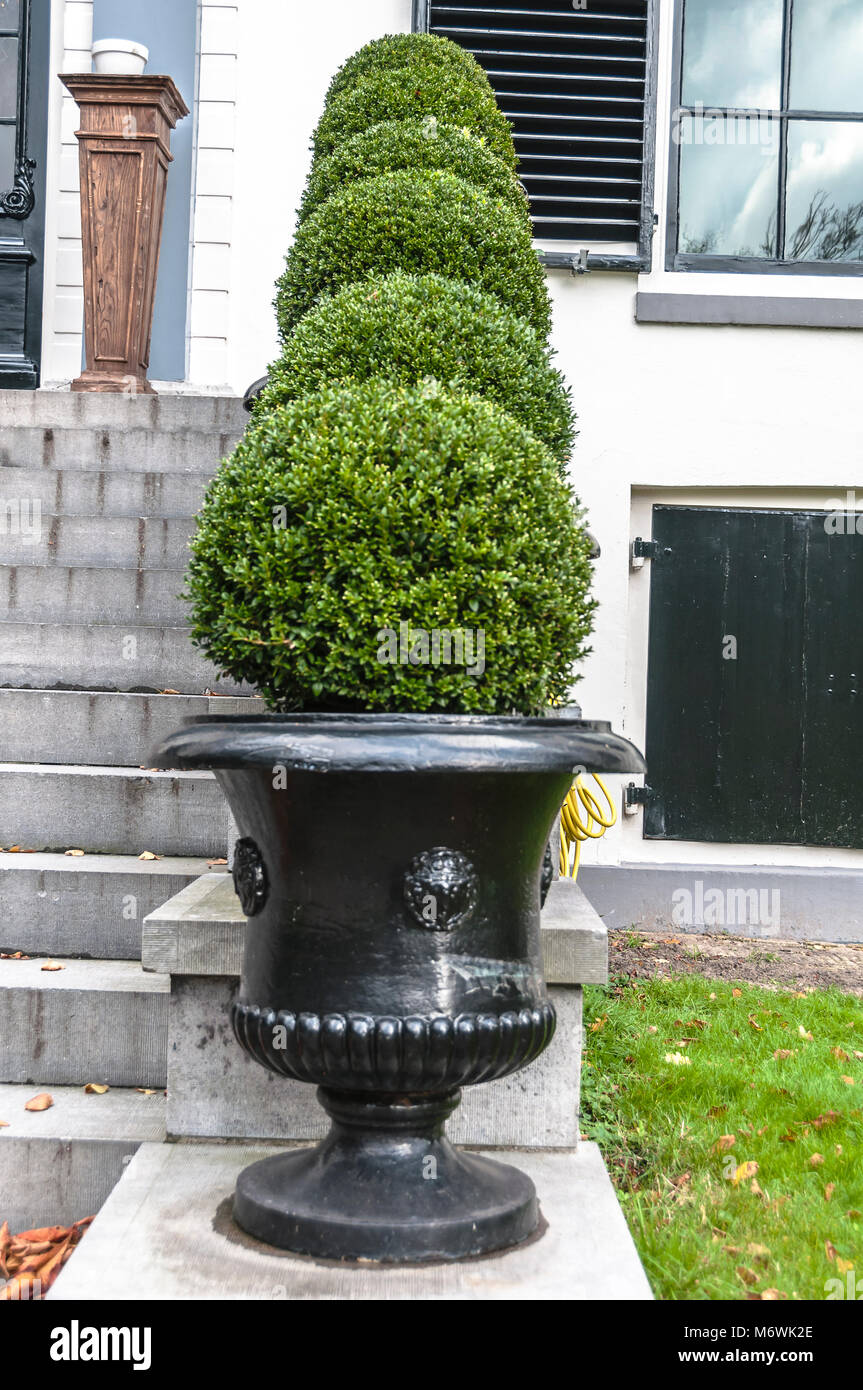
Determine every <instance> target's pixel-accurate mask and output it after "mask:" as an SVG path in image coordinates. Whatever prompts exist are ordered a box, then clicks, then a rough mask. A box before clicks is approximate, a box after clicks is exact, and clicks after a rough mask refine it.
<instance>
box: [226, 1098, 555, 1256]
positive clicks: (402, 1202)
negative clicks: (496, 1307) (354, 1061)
mask: <svg viewBox="0 0 863 1390" xmlns="http://www.w3.org/2000/svg"><path fill="white" fill-rule="evenodd" d="M317 1095H318V1100H319V1101H320V1103H321V1105H323V1107H324V1109H325V1110H326V1111H327V1113H328V1114H329V1115H330V1117H331V1118H332V1121H333V1124H332V1128H331V1130H330V1132H329V1134H328V1135H327V1137H326V1138H325V1139H323V1140H322V1141H321V1143H320V1144H317V1145H316V1146H315V1147H314V1148H312V1149H304V1150H302V1151H301V1152H299V1153H298V1152H293V1153H284V1154H278V1155H276V1157H274V1158H267V1159H264V1160H263V1161H262V1162H260V1163H254V1164H252V1166H251V1167H250V1168H247V1169H246V1170H245V1171H244V1172H243V1173H242V1174H241V1175H240V1178H239V1181H238V1183H237V1191H236V1196H235V1198H234V1218H235V1220H236V1221H237V1223H238V1225H240V1226H242V1228H243V1230H245V1231H247V1232H248V1233H249V1235H252V1236H255V1237H256V1238H257V1239H258V1240H261V1241H264V1242H266V1243H267V1244H268V1245H275V1246H278V1247H280V1248H281V1249H287V1250H293V1251H296V1252H297V1253H299V1254H305V1255H316V1256H318V1257H319V1258H322V1259H333V1260H376V1261H381V1262H398V1263H404V1262H409V1261H420V1260H458V1259H464V1258H465V1257H466V1256H470V1255H485V1254H487V1253H489V1252H490V1251H492V1250H502V1249H506V1248H507V1247H509V1246H512V1245H517V1244H519V1242H521V1241H523V1240H526V1239H527V1238H528V1236H530V1235H532V1233H533V1232H534V1231H535V1230H536V1227H537V1224H538V1221H539V1209H538V1206H537V1200H536V1191H535V1189H534V1186H533V1183H532V1182H531V1180H530V1178H528V1177H526V1176H525V1174H524V1173H521V1172H519V1170H518V1169H517V1168H511V1167H510V1166H509V1165H508V1164H505V1163H497V1162H495V1161H494V1160H493V1159H490V1158H484V1157H480V1156H479V1155H476V1154H467V1153H464V1152H462V1151H461V1150H459V1149H455V1148H453V1146H452V1145H451V1144H450V1143H449V1141H448V1140H447V1139H446V1137H445V1135H444V1124H445V1122H446V1120H447V1119H448V1117H449V1116H450V1115H451V1114H452V1112H453V1110H455V1108H456V1106H457V1105H458V1103H459V1099H460V1093H459V1092H458V1091H455V1092H452V1093H450V1094H449V1095H444V1096H434V1097H430V1096H428V1095H427V1094H426V1095H415V1096H409V1095H406V1096H392V1095H390V1096H383V1095H358V1094H355V1093H348V1092H345V1091H334V1090H329V1089H325V1088H323V1087H321V1088H320V1089H319V1090H318V1093H317Z"/></svg>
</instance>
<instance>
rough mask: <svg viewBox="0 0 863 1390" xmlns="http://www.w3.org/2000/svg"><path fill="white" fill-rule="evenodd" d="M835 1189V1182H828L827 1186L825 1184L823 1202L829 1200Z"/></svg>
mask: <svg viewBox="0 0 863 1390" xmlns="http://www.w3.org/2000/svg"><path fill="white" fill-rule="evenodd" d="M835 1191H836V1184H835V1182H828V1184H827V1186H826V1187H825V1189H824V1200H825V1202H829V1201H830V1200H831V1198H832V1197H833V1193H834V1192H835Z"/></svg>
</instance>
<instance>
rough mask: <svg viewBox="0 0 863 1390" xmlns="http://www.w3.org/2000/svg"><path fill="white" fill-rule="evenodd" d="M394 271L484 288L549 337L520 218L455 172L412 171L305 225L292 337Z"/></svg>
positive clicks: (332, 204) (296, 268)
mask: <svg viewBox="0 0 863 1390" xmlns="http://www.w3.org/2000/svg"><path fill="white" fill-rule="evenodd" d="M392 270H408V271H418V272H425V271H433V272H436V273H438V274H441V275H449V276H451V277H452V278H453V279H456V280H464V281H467V282H469V283H473V284H476V285H477V286H479V287H480V288H482V289H484V290H486V291H488V292H489V293H491V294H494V295H496V296H497V297H498V299H499V300H500V301H501V303H503V304H505V305H507V306H508V307H509V308H510V309H512V310H513V311H514V312H515V313H517V314H519V315H520V316H521V317H522V318H524V319H527V321H528V322H529V323H530V324H531V326H532V327H533V328H534V329H535V330H536V331H537V333H539V334H540V335H541V336H542V337H543V338H544V337H545V336H546V335H547V334H548V331H549V328H550V326H551V306H550V303H549V297H548V289H547V287H546V283H545V276H544V274H543V270H542V266H541V265H540V262H539V258H538V256H537V254H536V252H535V251H534V249H533V245H532V242H531V239H530V233H529V232H528V231H527V230H526V228H525V226H524V223H523V222H522V220H521V218H520V217H519V216H518V214H517V213H514V212H513V211H512V209H511V208H509V207H507V206H506V204H504V203H503V202H501V201H500V199H495V198H494V197H492V196H491V195H490V194H489V193H487V192H485V191H484V190H483V189H478V188H475V187H473V186H472V185H471V184H468V183H465V182H464V180H463V179H459V178H457V177H456V176H455V175H454V174H450V173H448V172H447V171H445V170H430V171H428V172H420V173H414V172H411V171H408V170H405V171H403V172H400V173H395V174H381V175H379V176H378V177H377V178H374V179H361V180H360V181H359V182H357V183H352V184H347V185H346V186H345V187H344V188H343V189H342V190H341V191H340V192H339V193H334V194H333V195H332V197H330V198H328V199H327V201H326V202H325V203H324V204H323V205H322V206H321V207H320V208H319V209H318V211H317V212H315V213H312V215H311V216H310V217H308V218H307V219H306V221H305V222H303V224H302V226H301V227H299V229H298V231H297V235H296V238H295V241H294V244H293V246H292V247H291V250H290V252H289V253H288V257H287V264H286V266H285V271H284V273H283V275H282V277H281V279H280V280H279V282H278V286H277V294H276V314H277V318H278V323H279V329H280V332H281V336H282V341H283V342H284V341H286V340H287V337H288V335H289V334H290V333H291V332H292V331H293V329H294V328H295V326H296V325H297V323H298V322H299V321H300V319H301V318H302V316H303V314H305V313H307V312H308V310H309V309H310V308H311V307H312V305H313V304H314V303H315V301H316V300H317V299H318V298H319V296H320V295H322V294H326V293H332V292H334V291H335V290H338V289H340V288H341V287H342V286H343V285H348V284H351V283H352V282H353V281H355V280H362V279H364V278H365V277H366V276H368V275H372V274H386V273H387V272H388V271H392Z"/></svg>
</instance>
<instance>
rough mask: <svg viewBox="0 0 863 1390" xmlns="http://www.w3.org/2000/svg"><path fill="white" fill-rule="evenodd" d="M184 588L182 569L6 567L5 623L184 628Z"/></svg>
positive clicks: (0, 609)
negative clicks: (100, 624) (106, 624)
mask: <svg viewBox="0 0 863 1390" xmlns="http://www.w3.org/2000/svg"><path fill="white" fill-rule="evenodd" d="M184 584H185V572H184V571H183V570H178V569H160V570H143V569H142V570H139V569H133V568H129V569H105V568H99V567H96V566H93V567H90V566H87V565H45V566H43V567H42V568H39V567H38V566H36V565H0V622H3V623H6V622H12V623H15V622H21V623H30V624H34V623H56V624H60V625H64V626H69V625H71V624H77V623H102V624H105V623H108V624H123V625H125V626H127V627H128V626H132V627H140V626H147V627H157V628H172V627H183V626H184V625H185V624H187V623H188V621H189V605H188V604H187V603H185V602H184V601H183V599H182V598H181V597H180V595H181V593H182V591H183V587H184Z"/></svg>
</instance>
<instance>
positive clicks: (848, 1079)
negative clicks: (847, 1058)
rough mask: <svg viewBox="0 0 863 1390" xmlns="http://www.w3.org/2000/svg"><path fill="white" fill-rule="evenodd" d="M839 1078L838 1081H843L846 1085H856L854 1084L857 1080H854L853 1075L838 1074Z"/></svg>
mask: <svg viewBox="0 0 863 1390" xmlns="http://www.w3.org/2000/svg"><path fill="white" fill-rule="evenodd" d="M839 1080H840V1081H844V1082H845V1085H846V1086H856V1085H857V1082H856V1081H855V1080H854V1077H853V1076H840V1078H839Z"/></svg>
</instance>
